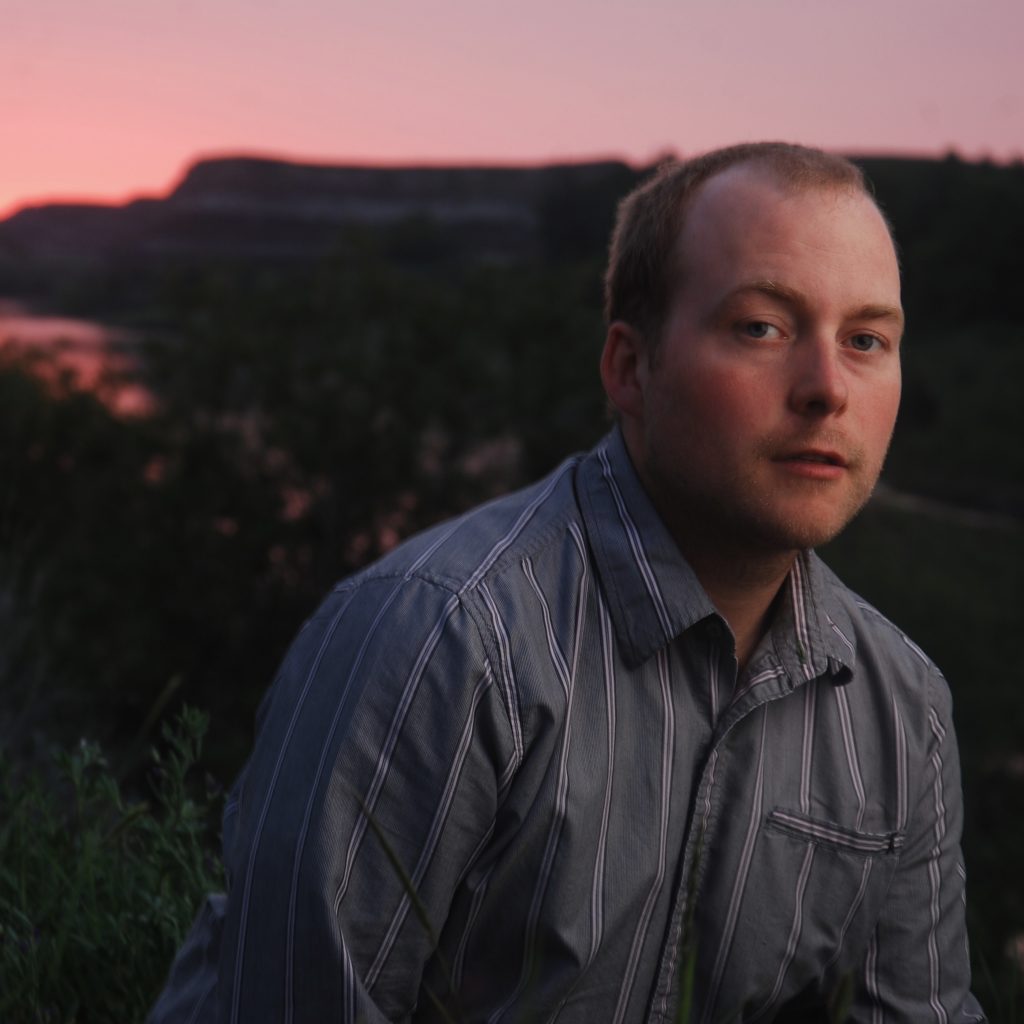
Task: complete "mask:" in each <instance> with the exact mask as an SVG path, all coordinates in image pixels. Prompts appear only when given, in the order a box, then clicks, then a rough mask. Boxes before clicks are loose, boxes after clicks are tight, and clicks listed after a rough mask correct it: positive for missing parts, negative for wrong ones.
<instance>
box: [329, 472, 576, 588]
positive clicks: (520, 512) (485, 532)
mask: <svg viewBox="0 0 1024 1024" xmlns="http://www.w3.org/2000/svg"><path fill="white" fill-rule="evenodd" d="M583 458H584V456H582V455H574V456H571V457H570V458H568V459H566V460H565V461H564V462H562V463H561V464H560V465H559V466H558V467H557V468H556V469H554V470H553V471H552V472H551V473H550V474H548V475H547V476H546V477H544V478H542V479H541V480H538V481H536V482H535V483H533V484H531V485H529V486H527V487H524V488H522V489H521V490H518V491H514V492H513V493H511V494H507V495H504V496H502V497H500V498H496V499H494V500H492V501H489V502H487V503H486V504H483V505H480V506H477V507H476V508H473V509H470V510H469V511H468V512H466V513H464V514H462V515H461V516H458V517H456V518H454V519H451V520H448V521H446V522H442V523H440V524H438V525H436V526H433V527H430V528H429V529H427V530H425V531H423V532H422V533H419V534H416V535H414V536H412V537H410V538H409V539H407V540H405V541H403V542H402V543H401V544H399V545H398V546H397V547H396V548H395V549H394V550H392V551H391V552H389V553H388V554H387V555H385V556H384V557H383V558H381V559H379V560H378V561H376V562H374V563H372V564H371V565H369V566H367V567H366V568H364V569H362V570H361V571H359V572H358V573H356V574H355V575H353V576H350V577H347V578H346V579H344V580H342V581H341V582H340V583H339V584H338V587H337V588H336V589H337V590H340V591H351V590H352V589H357V588H360V587H364V586H366V585H368V584H372V583H373V582H374V581H378V580H385V579H396V578H405V579H408V580H410V581H413V580H418V581H420V582H424V583H427V584H432V585H434V586H435V587H437V588H440V589H441V590H445V591H448V592H450V593H452V594H456V595H460V596H463V595H465V594H467V593H470V592H472V591H473V590H474V589H476V588H477V587H478V586H479V585H480V583H481V582H484V581H486V580H488V579H490V578H493V577H494V576H495V575H496V574H499V573H501V572H503V571H504V569H505V567H506V566H508V565H510V564H518V563H519V562H520V561H521V560H522V559H523V558H524V557H527V556H529V555H531V554H533V553H535V552H537V551H539V550H541V549H543V548H544V547H546V546H550V545H552V544H562V543H564V542H565V538H566V536H567V528H568V526H569V524H570V523H571V522H574V521H578V520H579V519H580V516H581V513H580V509H579V506H578V504H577V501H576V492H575V474H576V469H577V467H578V466H579V464H580V462H581V461H582V459H583Z"/></svg>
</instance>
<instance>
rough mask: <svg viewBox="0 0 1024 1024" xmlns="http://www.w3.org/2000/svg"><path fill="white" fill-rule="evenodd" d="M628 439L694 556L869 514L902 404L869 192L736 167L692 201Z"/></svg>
mask: <svg viewBox="0 0 1024 1024" xmlns="http://www.w3.org/2000/svg"><path fill="white" fill-rule="evenodd" d="M676 256H677V260H678V264H677V265H678V266H679V267H680V268H681V276H682V281H683V283H682V285H681V287H680V288H679V290H678V292H677V294H676V295H675V297H674V299H673V302H672V304H671V306H670V308H669V311H668V315H667V318H666V322H665V326H664V329H663V332H662V336H661V339H660V341H659V342H658V343H657V346H656V347H655V349H654V351H653V353H652V352H651V351H650V350H648V349H644V350H642V352H641V356H640V358H639V360H638V363H637V370H636V374H637V394H638V396H639V398H638V402H637V405H636V406H635V408H634V410H633V412H635V413H636V414H635V415H630V414H627V415H625V416H624V418H623V429H624V431H625V435H626V439H627V444H628V445H629V448H630V453H631V455H632V457H633V460H634V462H635V463H636V465H637V469H638V471H639V473H640V476H641V478H642V479H643V481H644V483H645V485H646V487H647V489H648V491H649V492H650V494H651V496H652V498H653V500H654V503H655V506H656V507H657V508H658V510H659V512H660V513H661V515H662V516H663V518H664V519H665V520H666V522H667V524H668V525H669V528H670V529H671V530H672V531H673V533H674V534H675V536H676V537H677V539H678V540H679V541H680V544H681V546H683V548H684V550H686V549H687V548H688V547H690V546H691V545H692V544H694V543H697V544H700V543H708V544H711V545H714V546H715V547H717V548H725V549H730V550H737V551H744V550H746V551H748V552H751V553H753V552H761V553H765V552H772V553H779V552H784V551H792V550H795V549H799V548H804V547H813V546H815V545H818V544H821V543H823V542H825V541H827V540H829V539H830V538H832V537H833V536H835V535H836V534H837V533H838V532H839V531H840V530H841V529H842V528H843V527H844V526H845V525H846V524H847V523H848V522H849V520H850V519H851V518H852V517H853V516H854V515H855V514H856V513H857V511H858V510H859V509H860V508H861V506H862V505H863V504H864V503H865V502H866V501H867V499H868V497H869V496H870V494H871V490H872V488H873V487H874V485H875V482H876V481H877V479H878V475H879V472H880V471H881V468H882V462H883V460H884V458H885V453H886V450H887V448H888V445H889V440H890V437H891V435H892V430H893V426H894V424H895V421H896V411H897V407H898V405H899V397H900V357H899V342H900V335H901V331H902V314H901V311H900V281H899V270H898V267H897V262H896V256H895V253H894V251H893V246H892V242H891V240H890V238H889V233H888V231H887V229H886V227H885V224H884V222H883V220H882V217H881V215H880V214H879V212H878V210H877V209H876V208H875V205H874V204H873V203H872V202H871V201H870V200H869V199H868V198H867V197H866V196H864V195H862V194H859V193H856V192H852V191H846V190H836V189H831V188H812V189H807V190H801V191H795V190H791V189H787V188H785V187H780V186H779V185H777V184H775V183H773V181H772V179H771V177H770V176H768V175H767V174H766V173H765V172H764V171H763V170H758V169H757V168H756V167H751V166H740V167H735V168H732V169H730V170H728V171H725V172H723V173H722V174H720V175H718V176H716V177H714V178H712V179H711V180H710V181H708V182H707V183H706V184H705V185H704V186H702V188H701V190H700V192H699V193H698V194H697V196H696V197H695V200H694V202H693V204H692V206H691V208H690V211H689V215H688V217H687V220H686V224H685V226H684V228H683V231H682V234H681V237H680V239H679V242H678V248H677V253H676Z"/></svg>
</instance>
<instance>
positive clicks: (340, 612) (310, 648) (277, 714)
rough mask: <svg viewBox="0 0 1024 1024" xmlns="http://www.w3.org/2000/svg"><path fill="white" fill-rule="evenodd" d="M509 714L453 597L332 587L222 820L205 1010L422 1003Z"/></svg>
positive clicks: (345, 1009)
mask: <svg viewBox="0 0 1024 1024" xmlns="http://www.w3.org/2000/svg"><path fill="white" fill-rule="evenodd" d="M508 721H509V720H508V714H507V710H506V708H505V707H504V704H503V703H502V691H501V687H500V686H499V685H497V682H496V680H495V679H494V677H493V675H492V670H491V665H490V661H489V659H488V657H487V655H486V653H485V649H484V645H483V642H482V640H481V636H480V633H479V631H478V629H477V626H476V623H475V620H474V619H473V618H472V616H471V615H470V613H469V612H468V611H467V610H466V608H465V606H464V605H463V603H462V602H461V601H460V599H459V597H458V595H457V594H455V593H453V592H452V591H450V590H449V589H447V588H445V587H443V586H439V585H436V584H434V583H429V582H425V581H423V580H419V579H415V578H408V577H376V578H371V579H369V580H364V581H363V582H362V583H361V584H359V586H358V587H353V588H349V589H340V590H339V591H336V592H335V594H333V595H332V596H331V598H329V599H328V601H327V602H325V604H324V606H323V607H322V608H321V609H320V611H319V612H318V613H317V615H316V616H315V617H314V619H313V620H311V622H310V623H309V624H308V625H307V626H306V628H305V629H304V630H303V632H302V633H301V634H300V636H299V638H298V639H297V641H296V642H295V644H294V645H293V647H292V650H291V651H290V652H289V655H288V657H287V658H286V660H285V663H284V665H283V667H282V670H281V672H280V674H279V676H278V678H277V680H276V681H275V685H274V688H273V691H272V694H271V696H270V698H269V700H268V702H267V704H266V708H265V712H264V713H263V719H262V724H261V727H260V730H259V735H258V739H257V743H256V746H255V748H254V751H253V755H252V758H251V759H250V761H249V764H248V765H247V767H246V770H245V772H244V774H243V776H242V778H241V780H240V783H239V784H238V785H236V790H235V793H234V795H233V801H234V799H237V804H235V803H234V802H232V804H231V806H230V807H229V808H228V810H227V811H226V814H225V818H226V820H225V835H224V847H225V867H226V869H227V873H228V879H229V891H228V896H227V901H226V908H225V911H224V917H223V922H222V928H221V936H220V942H219V955H218V956H217V957H216V964H217V966H216V983H215V985H214V986H213V987H214V988H215V989H216V992H215V995H213V994H211V995H210V996H209V998H208V1000H207V1002H209V1003H215V1004H216V1015H215V1017H214V1016H212V1015H211V1016H210V1018H209V1019H216V1020H218V1021H221V1022H223V1024H236V1022H245V1024H259V1022H263V1021H266V1022H268V1024H269V1022H271V1021H273V1022H275V1024H276V1022H281V1021H289V1022H292V1024H306V1022H309V1024H312V1022H314V1021H315V1022H318V1024H319V1022H321V1021H323V1020H334V1021H343V1022H346V1024H354V1022H355V1021H356V1020H358V1021H360V1022H365V1024H376V1022H381V1021H403V1020H408V1019H409V1017H410V1016H411V1015H412V1013H413V1012H414V1011H415V1009H416V1007H417V1005H418V1004H422V1002H423V1001H424V1000H426V999H430V998H431V992H430V991H428V987H427V986H426V985H425V984H424V983H423V975H424V971H425V969H426V967H427V965H428V963H430V961H431V958H432V957H434V956H435V951H436V944H437V938H438V935H439V934H440V933H441V931H442V929H443V926H444V923H445V920H446V918H447V916H448V912H449V909H450V907H451V903H452V899H453V895H454V893H455V891H456V890H457V888H458V886H459V883H460V881H461V880H462V878H463V877H464V876H465V873H466V872H467V870H468V869H469V867H470V866H471V864H472V863H473V861H474V858H475V857H476V856H478V855H479V852H480V850H481V849H482V848H483V846H484V844H485V842H486V838H487V836H488V834H489V830H490V828H491V827H492V823H493V821H494V818H495V814H496V811H497V804H498V798H499V789H500V783H501V780H502V778H504V777H507V775H508V769H509V766H510V764H511V759H512V756H513V753H512V752H513V750H514V745H513V743H512V741H511V734H510V729H509V724H508ZM197 942H198V943H200V944H202V943H203V942H205V943H206V944H207V945H209V942H210V939H209V935H207V936H200V937H199V938H198V939H197ZM183 953H184V951H183ZM181 959H182V957H179V961H180V960H181ZM202 959H203V958H201V957H200V958H196V960H197V962H199V961H201V960H202ZM211 959H213V958H212V957H210V956H207V957H206V961H207V962H209V961H210V960H211ZM444 973H445V972H444V967H443V965H442V966H441V968H440V969H438V965H437V963H433V964H431V971H430V975H431V977H432V978H435V979H436V978H437V977H438V976H440V977H442V978H443V977H444ZM172 979H173V973H172ZM190 984H191V985H192V989H193V990H194V991H195V992H201V990H202V989H203V987H204V986H203V984H202V983H201V982H197V981H196V980H195V979H193V980H192V981H191V983H190ZM435 984H436V982H435ZM206 987H207V988H210V987H211V986H210V985H207V986H206ZM434 995H437V996H440V995H442V993H434ZM165 998H166V994H165ZM168 1005H170V1003H168ZM155 1019H156V1018H154V1020H155ZM165 1019H168V1020H170V1019H180V1020H189V1019H193V1018H189V1017H188V1016H184V1015H182V1016H180V1017H175V1018H171V1017H167V1018H165ZM194 1019H196V1020H200V1019H206V1017H204V1016H201V1015H199V1014H198V1011H197V1013H196V1016H195V1018H194Z"/></svg>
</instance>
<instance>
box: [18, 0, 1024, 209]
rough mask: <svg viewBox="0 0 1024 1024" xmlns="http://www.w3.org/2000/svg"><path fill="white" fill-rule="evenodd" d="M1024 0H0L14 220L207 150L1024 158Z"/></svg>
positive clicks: (167, 180) (406, 156) (125, 185)
mask: <svg viewBox="0 0 1024 1024" xmlns="http://www.w3.org/2000/svg"><path fill="white" fill-rule="evenodd" d="M1022 50H1024V2H1021V0H972V2H971V3H969V4H968V3H966V2H965V0H856V2H853V0H633V2H632V3H626V2H623V0H516V2H515V3H511V2H509V0H377V2H372V0H88V2H87V3H82V2H81V0H0V104H2V105H0V110H2V114H0V128H2V136H0V138H2V139H3V143H4V146H3V159H2V160H0V215H3V214H5V213H9V212H11V210H12V209H13V208H14V207H16V206H18V205H20V204H22V203H24V202H28V201H38V200H41V199H50V198H54V197H69V198H70V197H75V198H81V197H89V198H95V199H102V200H108V201H122V200H124V199H125V198H127V197H128V196H130V195H132V194H137V193H147V194H160V193H163V192H165V191H167V189H168V188H170V187H171V186H172V185H173V184H174V183H175V182H176V181H177V180H178V178H179V177H180V176H181V174H182V173H183V171H184V169H185V168H186V166H187V165H188V164H189V163H191V162H192V160H194V159H195V158H196V157H198V156H200V155H206V154H222V153H232V152H248V153H268V154H275V155H283V156H289V157H293V158H295V159H309V160H327V161H337V162H346V161H352V162H382V163H383V162H387V163H396V162H416V161H427V162H432V163H447V162H452V163H460V162H476V163H479V162H485V163H499V162H515V163H532V162H541V161H547V160H550V159H555V158H559V159H586V158H591V157H596V156H606V155H615V156H621V157H624V158H626V159H628V160H631V161H633V162H642V161H647V160H650V159H651V158H652V157H654V156H655V155H658V154H660V153H664V152H665V151H667V150H672V151H675V152H678V153H682V154H686V153H692V152H696V151H700V150H703V149H707V148H709V147H712V146H716V145H722V144H726V143H729V142H735V141H740V140H744V139H754V138H768V137H772V138H786V139H791V140H795V141H801V142H808V143H813V144H818V145H822V146H825V147H827V148H832V149H839V150H843V151H847V152H904V153H925V154H933V155H939V154H942V153H945V152H947V151H948V150H950V149H955V150H956V151H957V152H959V153H960V154H962V155H964V156H966V157H980V156H990V157H992V158H995V159H999V160H1006V159H1014V158H1017V159H1019V158H1021V157H1024V60H1022V58H1021V52H1022Z"/></svg>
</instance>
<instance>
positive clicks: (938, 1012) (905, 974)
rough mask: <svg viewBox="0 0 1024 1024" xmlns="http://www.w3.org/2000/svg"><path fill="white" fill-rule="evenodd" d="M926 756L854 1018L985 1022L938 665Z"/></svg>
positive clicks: (870, 1023)
mask: <svg viewBox="0 0 1024 1024" xmlns="http://www.w3.org/2000/svg"><path fill="white" fill-rule="evenodd" d="M928 694H929V701H928V707H927V722H926V723H925V726H924V729H925V736H926V737H927V742H926V744H925V748H924V758H923V763H920V764H919V766H918V778H916V779H914V778H912V779H911V780H910V784H911V793H912V794H913V803H912V805H911V807H910V814H909V818H908V822H907V836H906V842H905V845H904V849H903V852H902V853H901V855H900V861H899V866H898V867H897V869H896V874H895V876H894V878H893V881H892V884H891V886H890V889H889V892H888V895H887V899H886V903H885V907H884V909H883V912H882V916H881V918H880V919H879V921H878V925H877V927H876V929H875V932H874V935H873V937H872V939H871V942H870V945H869V947H868V952H867V955H866V957H865V960H864V964H863V966H862V971H861V976H860V978H859V979H858V984H857V986H856V995H855V999H854V1006H853V1008H852V1010H851V1016H850V1018H849V1020H850V1021H857V1022H861V1021H863V1022H865V1024H875V1022H883V1021H884V1022H885V1024H893V1022H906V1024H910V1022H913V1024H923V1022H926V1021H936V1022H939V1024H961V1022H968V1021H984V1020H985V1019H986V1018H985V1014H984V1013H983V1011H982V1009H981V1007H980V1006H979V1005H978V1002H977V1000H976V999H975V998H974V996H972V995H971V993H970V990H969V987H970V959H969V955H968V948H967V928H966V923H965V907H966V897H965V878H966V875H965V872H964V867H963V860H962V857H961V853H960V837H961V832H962V829H963V796H962V791H961V783H960V760H959V755H958V752H957V744H956V736H955V734H954V731H953V723H952V715H951V710H952V709H951V701H950V695H949V689H948V687H947V684H946V681H945V680H944V679H943V678H942V677H941V676H940V675H939V674H938V673H937V671H934V670H933V671H932V672H930V673H929V677H928Z"/></svg>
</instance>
